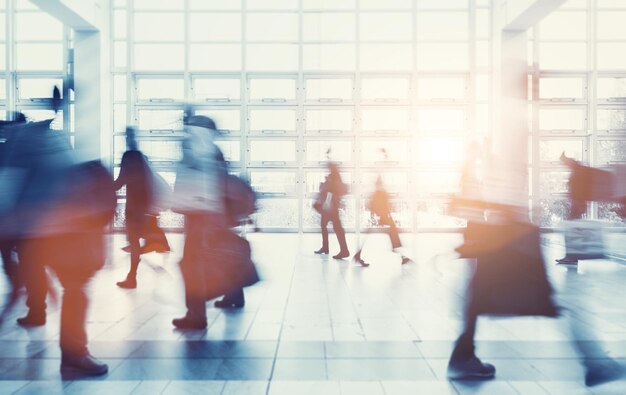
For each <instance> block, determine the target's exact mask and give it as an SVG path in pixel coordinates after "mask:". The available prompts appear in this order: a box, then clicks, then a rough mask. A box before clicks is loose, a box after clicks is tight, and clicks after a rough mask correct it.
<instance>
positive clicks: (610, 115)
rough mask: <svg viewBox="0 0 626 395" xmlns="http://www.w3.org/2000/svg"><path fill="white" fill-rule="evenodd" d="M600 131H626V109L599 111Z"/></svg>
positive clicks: (598, 125)
mask: <svg viewBox="0 0 626 395" xmlns="http://www.w3.org/2000/svg"><path fill="white" fill-rule="evenodd" d="M596 114H597V121H596V122H597V128H598V130H626V109H620V108H611V109H598V110H597V112H596Z"/></svg>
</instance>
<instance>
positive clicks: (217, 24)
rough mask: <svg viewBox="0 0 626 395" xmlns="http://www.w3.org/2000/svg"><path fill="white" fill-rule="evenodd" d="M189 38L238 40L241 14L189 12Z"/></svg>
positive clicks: (192, 39)
mask: <svg viewBox="0 0 626 395" xmlns="http://www.w3.org/2000/svg"><path fill="white" fill-rule="evenodd" d="M189 40H190V41H240V40H241V14H240V13H236V14H235V13H233V14H226V13H219V14H214V13H207V12H202V13H190V14H189ZM205 55H206V54H205Z"/></svg>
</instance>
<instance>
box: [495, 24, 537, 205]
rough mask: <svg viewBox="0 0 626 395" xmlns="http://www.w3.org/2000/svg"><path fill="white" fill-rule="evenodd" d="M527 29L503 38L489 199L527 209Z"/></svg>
mask: <svg viewBox="0 0 626 395" xmlns="http://www.w3.org/2000/svg"><path fill="white" fill-rule="evenodd" d="M526 52H527V37H526V31H503V32H502V37H501V59H500V66H501V76H500V108H499V111H500V122H499V124H497V125H496V128H495V130H494V133H493V140H492V145H491V147H492V152H493V154H494V157H493V160H494V161H495V163H493V165H492V166H490V169H491V174H489V177H488V184H487V188H488V190H487V198H488V199H489V200H495V201H496V202H498V203H502V204H509V205H514V206H516V207H519V208H524V210H523V211H526V209H525V208H526V207H527V205H528V177H527V167H528V110H527V98H526V96H527V59H526Z"/></svg>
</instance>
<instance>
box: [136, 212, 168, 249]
mask: <svg viewBox="0 0 626 395" xmlns="http://www.w3.org/2000/svg"><path fill="white" fill-rule="evenodd" d="M158 219H159V218H158V216H157V215H153V214H146V215H145V216H144V221H143V223H144V226H143V237H144V239H145V240H146V244H145V246H144V247H142V249H141V253H142V254H145V253H148V252H152V251H156V252H167V251H169V250H170V245H169V243H168V242H167V237H166V236H165V232H164V231H163V229H161V228H160V227H159V223H158Z"/></svg>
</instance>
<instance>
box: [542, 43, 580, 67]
mask: <svg viewBox="0 0 626 395" xmlns="http://www.w3.org/2000/svg"><path fill="white" fill-rule="evenodd" d="M539 63H540V66H541V68H542V69H549V70H584V69H586V68H587V45H586V44H585V43H568V42H560V43H540V44H539Z"/></svg>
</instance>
